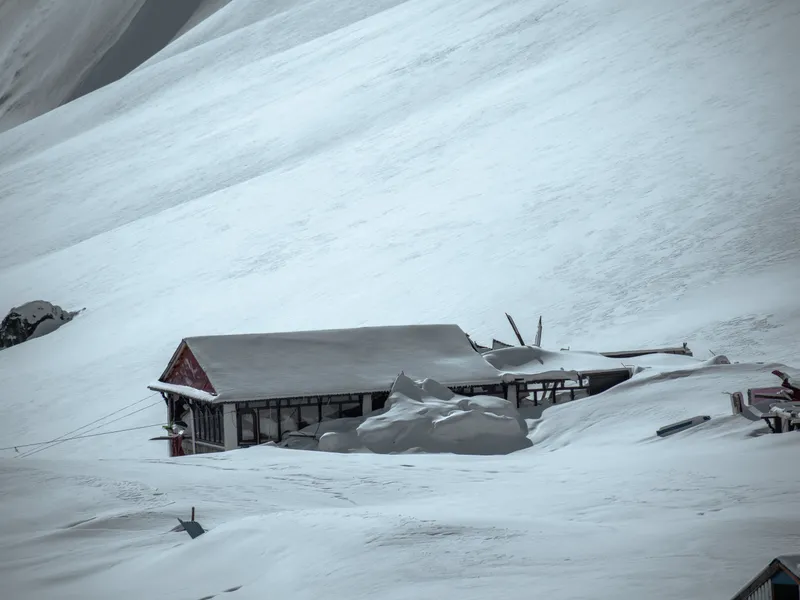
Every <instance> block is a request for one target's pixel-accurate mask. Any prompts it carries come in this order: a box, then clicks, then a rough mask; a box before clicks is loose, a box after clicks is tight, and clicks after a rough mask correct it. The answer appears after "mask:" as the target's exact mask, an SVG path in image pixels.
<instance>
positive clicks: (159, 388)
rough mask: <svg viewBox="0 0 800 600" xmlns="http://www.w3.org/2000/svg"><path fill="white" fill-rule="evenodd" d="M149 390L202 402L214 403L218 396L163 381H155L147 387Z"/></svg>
mask: <svg viewBox="0 0 800 600" xmlns="http://www.w3.org/2000/svg"><path fill="white" fill-rule="evenodd" d="M147 389H150V390H153V391H154V392H167V393H168V394H180V395H181V396H186V397H187V398H192V399H194V400H202V401H203V402H214V401H216V400H217V396H215V395H214V394H209V393H208V392H204V391H203V390H196V389H195V388H193V387H189V386H186V385H176V384H174V383H164V382H163V381H154V382H153V383H151V384H150V385H148V386H147Z"/></svg>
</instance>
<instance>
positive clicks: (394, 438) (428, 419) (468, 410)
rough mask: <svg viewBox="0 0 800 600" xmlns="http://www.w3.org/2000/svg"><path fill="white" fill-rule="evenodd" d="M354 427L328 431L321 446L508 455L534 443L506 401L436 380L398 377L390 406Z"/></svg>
mask: <svg viewBox="0 0 800 600" xmlns="http://www.w3.org/2000/svg"><path fill="white" fill-rule="evenodd" d="M351 423H352V424H353V425H354V426H355V425H357V426H356V427H354V430H350V431H347V430H344V431H343V430H342V429H341V428H340V429H339V430H338V431H328V432H326V433H324V434H323V435H322V436H321V438H320V441H319V449H320V450H330V451H337V452H351V451H353V450H357V449H361V448H363V449H366V450H369V451H371V452H375V453H377V454H393V453H401V452H426V453H429V452H450V453H453V454H474V455H488V454H508V453H510V452H514V451H517V450H521V449H523V448H527V447H528V446H530V445H531V443H530V441H529V440H528V439H527V434H528V430H527V425H526V424H525V420H524V419H522V417H520V415H519V412H517V409H516V408H515V407H514V405H513V404H512V403H511V402H509V401H508V400H504V399H502V398H496V397H493V396H473V397H465V396H459V395H457V394H454V393H453V392H452V391H451V390H450V389H448V388H446V387H445V386H443V385H441V384H440V383H438V382H436V381H434V380H432V379H425V380H423V381H419V382H417V381H414V380H412V379H411V378H409V377H407V376H406V375H400V376H398V378H397V379H396V380H395V382H394V384H393V386H392V391H391V395H390V396H389V399H388V400H387V402H386V407H385V408H384V409H383V410H381V411H378V412H377V413H376V414H374V415H372V416H369V417H367V418H366V419H364V420H363V422H361V423H357V422H351Z"/></svg>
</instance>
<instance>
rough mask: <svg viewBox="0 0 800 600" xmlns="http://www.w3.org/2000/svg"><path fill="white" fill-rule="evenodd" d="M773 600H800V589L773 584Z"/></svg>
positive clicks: (782, 584) (793, 586) (794, 586)
mask: <svg viewBox="0 0 800 600" xmlns="http://www.w3.org/2000/svg"><path fill="white" fill-rule="evenodd" d="M772 600H800V587H798V586H797V585H787V584H784V583H773V584H772Z"/></svg>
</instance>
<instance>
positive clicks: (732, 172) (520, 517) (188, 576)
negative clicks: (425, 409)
mask: <svg viewBox="0 0 800 600" xmlns="http://www.w3.org/2000/svg"><path fill="white" fill-rule="evenodd" d="M332 4H335V7H332V6H331V5H332ZM20 5H21V3H19V2H18V3H8V2H5V3H3V4H2V5H0V6H2V7H4V9H5V8H6V7H8V6H17V7H19V6H20ZM40 5H42V4H40ZM109 5H110V3H106V0H103V2H95V3H94V4H93V8H92V11H98V12H92V14H91V15H83V16H82V17H78V16H70V18H71V19H75V20H74V23H102V24H103V26H102V27H100V28H99V29H98V31H101V32H102V33H103V35H106V34H107V33H108V32H109V31H112V30H113V31H117V32H120V31H122V26H121V25H119V26H117V25H113V19H110V17H107V16H105V13H104V11H105V10H109V11H110V10H111V9H106V8H102V7H105V6H109ZM267 5H269V6H267ZM49 6H51V10H55V9H54V8H52V7H54V6H56V3H52V4H51V5H49ZM58 6H59V10H67V9H66V8H65V7H67V6H71V3H69V2H63V3H58ZM204 10H208V11H211V10H216V12H214V13H213V14H210V15H209V14H208V12H204V13H201V12H198V13H195V18H197V19H201V18H203V20H201V21H200V22H199V23H195V24H194V27H192V28H191V29H189V30H188V31H185V32H183V35H181V36H180V37H179V38H178V39H177V40H176V41H175V42H173V44H171V45H169V46H168V47H167V48H165V49H164V50H163V51H162V52H160V53H159V54H157V55H156V56H154V57H152V58H151V59H150V60H149V61H147V63H145V64H143V65H141V66H140V67H139V68H137V69H135V70H134V71H133V72H131V73H130V74H128V75H126V76H125V77H123V78H122V79H120V80H119V81H117V82H115V83H112V84H110V85H108V86H106V87H103V88H101V89H99V90H97V91H94V92H92V93H90V94H87V95H86V96H83V97H81V98H79V99H77V100H75V101H73V102H70V103H68V104H66V105H64V106H60V107H59V108H56V109H55V110H51V111H50V112H47V113H46V114H43V115H42V116H39V117H38V118H35V119H32V120H30V121H27V122H25V123H23V124H21V125H19V126H18V127H15V128H14V129H11V130H9V131H6V132H4V133H0V313H2V312H4V311H5V310H7V309H8V308H11V307H12V306H17V305H20V304H23V303H25V302H27V301H30V300H35V299H43V300H48V301H51V302H54V303H57V304H59V305H60V306H63V307H64V309H66V310H76V309H79V308H84V307H85V308H86V310H85V311H84V312H82V313H81V314H80V315H79V316H77V317H76V318H75V319H74V320H73V321H71V322H70V323H68V324H66V325H64V326H63V327H61V328H59V329H58V330H57V331H55V332H53V333H51V334H49V335H47V336H44V337H41V338H38V339H34V340H31V341H28V342H25V343H23V344H20V345H18V346H14V347H12V348H10V349H7V350H4V351H2V352H0V382H1V383H2V385H1V386H0V439H2V440H3V442H2V443H0V448H3V450H2V451H0V490H2V493H0V514H2V515H3V516H4V517H6V516H8V515H10V516H11V517H12V518H3V519H0V581H2V582H3V592H4V593H6V594H8V595H9V596H10V597H13V598H16V599H19V600H27V599H36V600H39V599H42V598H62V599H63V598H67V599H71V598H81V599H82V600H83V599H95V598H97V599H105V598H109V597H114V598H118V599H120V600H127V599H131V600H133V599H137V600H138V599H139V598H170V599H172V600H200V599H201V598H204V599H206V598H211V597H214V598H216V599H217V600H228V599H230V600H243V599H249V598H254V599H255V598H259V599H260V598H264V597H272V596H291V597H292V598H297V599H304V598H315V599H317V598H320V597H335V598H348V599H358V598H366V597H369V598H374V597H380V598H388V599H393V598H398V599H399V598H415V599H417V600H427V599H429V598H436V599H437V600H450V599H456V598H458V600H472V599H476V600H477V599H478V598H486V597H487V596H489V595H491V596H502V597H504V598H511V599H514V598H523V597H524V598H526V599H527V598H530V597H542V598H551V597H552V598H557V599H564V600H566V599H578V598H589V597H591V598H593V599H595V600H603V599H612V598H613V599H617V598H636V597H639V598H644V597H646V598H652V599H653V600H667V599H675V600H677V599H681V600H683V599H685V598H695V597H712V596H713V597H720V598H726V597H731V596H732V595H733V594H734V593H735V592H736V590H737V589H739V588H740V587H741V586H742V585H743V584H745V583H746V582H747V581H748V580H749V579H750V578H751V577H752V576H753V575H754V574H755V573H756V571H757V570H759V569H760V568H762V567H763V566H764V565H765V564H766V563H767V562H768V561H769V560H770V559H772V558H773V557H775V556H776V555H779V554H784V553H792V552H794V553H796V552H798V548H800V522H798V518H797V510H796V498H797V494H798V484H797V477H796V472H795V470H793V469H792V464H793V458H792V457H794V456H796V454H797V444H798V439H800V438H798V436H797V435H796V434H794V433H792V434H783V435H761V434H762V433H764V429H765V428H764V427H763V426H762V425H761V424H760V423H753V422H750V421H747V420H746V419H743V418H741V417H734V416H732V415H730V414H729V413H730V408H729V400H728V398H727V397H726V396H725V395H724V394H723V392H728V391H735V390H743V389H746V388H747V387H762V386H770V385H775V383H776V381H775V377H774V376H773V375H771V374H770V370H771V369H772V368H773V367H774V366H775V365H774V364H773V361H774V362H776V363H789V364H790V365H794V366H797V357H798V354H800V341H798V340H800V305H799V304H798V302H797V300H796V299H797V298H798V297H800V277H799V276H798V273H799V272H800V246H799V245H798V241H797V231H798V227H799V226H800V223H798V219H799V218H800V203H798V200H799V199H800V198H799V196H800V183H798V182H800V177H799V176H800V166H798V162H797V156H798V155H800V154H799V153H800V105H799V104H798V103H800V81H798V78H797V77H796V76H795V71H796V64H795V62H796V61H795V58H796V56H797V55H798V49H800V48H798V43H800V42H798V38H797V36H796V35H795V32H796V31H797V29H798V25H800V7H798V5H797V3H796V2H794V1H792V0H765V1H764V2H759V3H754V2H749V1H747V0H728V1H726V2H720V1H718V0H693V1H691V2H684V3H664V2H657V1H656V0H596V1H590V0H560V1H558V2H556V1H547V0H532V1H531V0H526V1H518V0H516V1H515V0H457V1H454V0H449V1H444V0H410V1H407V2H403V3H396V2H391V1H388V0H386V1H382V0H351V1H350V0H349V1H341V2H336V3H323V2H314V1H312V0H297V1H296V2H289V1H282V2H274V3H265V2H262V1H261V0H231V1H230V2H228V3H224V2H213V1H212V2H209V3H208V4H207V5H205V8H204ZM101 13H102V14H101ZM48 14H50V13H48ZM201 15H202V17H201ZM65 18H66V17H65ZM121 18H122V17H121V16H120V14H119V13H114V19H117V20H119V19H121ZM44 22H45V21H37V23H39V25H41V26H42V27H43V25H42V24H43V23H44ZM48 22H49V21H48ZM0 23H2V24H0V27H5V26H6V25H5V24H6V23H8V21H7V20H5V19H3V20H0ZM191 24H193V23H192V21H191V19H190V21H189V22H188V23H187V25H191ZM112 25H113V26H112ZM34 29H36V33H35V36H36V37H35V38H31V40H35V39H39V40H45V41H46V40H47V39H50V38H49V37H48V36H47V35H45V29H41V30H40V29H39V28H38V26H37V27H35V28H34ZM72 29H73V30H74V31H78V29H76V28H74V27H73V28H72ZM126 30H127V29H126ZM93 31H94V30H93ZM81 35H82V34H76V36H75V42H74V43H75V46H74V48H73V46H71V45H69V44H66V43H65V44H66V45H65V46H64V49H63V52H62V54H63V55H64V56H72V55H73V54H72V53H78V49H79V46H80V45H81V44H84V43H88V42H85V39H88V38H84V37H81ZM92 35H94V34H92ZM115 35H116V34H115ZM89 37H92V36H89ZM7 39H9V38H8V37H7V36H6V34H3V35H0V44H3V43H5V42H6V40H7ZM20 39H25V40H28V38H24V36H23V37H22V38H20ZM92 39H97V38H94V37H92ZM25 43H26V44H27V43H28V41H26V42H25ZM59 43H61V42H59ZM30 44H31V48H40V49H41V51H42V52H43V54H42V56H44V55H45V54H47V53H46V52H45V49H46V48H47V46H46V44H45V42H42V43H41V44H39V43H34V41H30ZM92 44H94V42H92ZM90 45H91V44H90ZM48 52H50V51H49V50H48ZM81 52H83V51H82V50H81ZM51 54H52V53H51ZM75 55H77V54H75ZM2 56H4V57H5V56H8V54H7V53H6V52H5V51H4V52H3V55H2ZM31 56H33V54H32V55H31ZM45 62H47V61H46V60H45ZM78 62H81V61H78ZM37 64H38V63H37ZM81 64H84V63H81ZM70 68H71V67H70ZM43 69H44V67H42V66H40V67H39V68H37V69H36V70H31V71H30V74H29V75H27V76H28V77H31V79H30V80H26V81H29V89H31V90H33V89H36V90H45V89H49V88H46V86H44V87H43V86H40V85H39V84H40V83H41V81H44V80H43V79H41V77H43V75H42V72H43ZM6 72H7V70H6V69H5V68H4V69H3V72H2V73H3V75H2V76H5V74H6ZM42 93H44V92H42ZM45 95H46V94H45ZM56 104H58V102H57V103H55V104H52V105H51V104H47V103H43V104H38V105H37V106H40V107H42V110H45V109H46V108H49V107H50V106H55V105H56ZM39 112H41V111H39ZM31 114H33V113H31ZM26 118H27V117H26ZM504 310H508V311H509V312H511V313H512V314H513V315H514V316H515V317H516V319H517V321H518V323H519V324H520V326H521V328H522V329H523V333H524V334H525V335H527V336H531V335H532V334H533V327H534V326H535V318H536V317H537V316H538V315H539V314H542V315H544V318H545V330H544V343H545V345H546V346H547V347H548V348H550V349H553V350H557V349H558V348H559V347H562V346H567V345H569V346H571V348H572V349H573V350H575V349H597V350H614V349H625V348H626V347H628V346H633V345H638V344H679V343H681V342H683V341H688V342H689V343H690V344H691V345H692V347H693V348H694V349H695V351H696V352H697V353H698V354H699V355H702V356H703V358H705V356H706V355H707V354H706V352H705V350H706V349H708V348H712V349H714V350H716V351H724V352H726V353H727V354H728V356H729V357H730V359H731V360H732V361H737V360H740V361H742V362H741V364H733V365H720V364H716V365H715V364H710V363H709V364H700V365H691V364H688V361H685V359H680V360H678V359H674V360H673V359H670V360H665V359H664V358H663V357H655V358H654V357H650V358H648V359H646V360H644V361H642V362H643V363H646V364H648V365H650V366H653V367H654V368H653V369H650V370H646V371H644V372H642V373H639V374H637V376H636V377H635V378H634V379H633V380H631V381H630V382H627V383H625V384H623V385H620V386H618V387H616V388H614V389H613V390H611V391H609V392H607V393H604V394H602V395H599V396H595V397H592V398H587V399H583V400H578V401H576V402H573V403H569V404H565V405H562V406H556V407H552V408H548V409H547V410H545V411H544V414H543V417H542V419H541V420H540V421H536V422H535V423H533V429H532V431H531V432H530V434H529V439H530V441H531V443H532V446H531V447H530V448H529V449H526V450H523V451H520V452H516V453H513V454H510V455H508V456H502V457H464V456H447V455H388V456H385V455H373V454H348V455H341V454H326V453H316V452H301V451H291V450H283V449H277V448H266V447H256V448H252V449H249V450H240V451H235V452H230V453H226V454H221V455H206V456H198V457H191V458H184V459H176V460H172V459H168V458H166V454H167V451H166V447H165V444H166V442H163V441H159V442H155V441H146V440H147V438H149V437H151V436H152V435H157V434H159V433H161V430H160V428H159V427H158V424H159V423H163V421H164V418H165V414H164V408H163V402H162V401H161V400H160V399H159V398H158V397H157V396H156V395H155V394H152V395H151V394H148V392H147V391H146V389H145V386H146V385H147V383H148V382H150V381H151V380H152V379H153V378H154V377H157V376H158V374H159V373H160V372H161V370H162V368H163V366H164V365H165V363H166V362H167V360H168V359H169V356H170V355H171V353H172V351H173V350H174V348H175V346H176V344H177V343H178V341H179V340H180V339H181V338H182V337H185V336H189V335H199V334H215V333H228V332H248V331H270V330H289V329H293V328H303V329H310V328H317V327H347V326H356V325H361V324H396V323H424V322H428V323H430V322H457V323H459V324H460V325H462V326H463V327H464V328H465V329H466V330H468V331H469V332H470V333H472V334H473V337H474V338H475V339H477V340H478V341H484V342H486V341H488V340H489V339H490V337H492V336H495V337H500V338H503V339H507V340H511V339H512V338H511V335H510V331H509V330H508V329H507V324H506V322H505V319H504V318H503V316H502V312H503V311H504ZM754 361H756V362H754ZM758 361H761V362H762V364H759V362H758ZM517 366H519V365H517ZM792 373H793V374H795V373H796V371H793V372H792ZM695 415H708V416H711V417H712V419H711V421H709V422H708V423H705V424H703V425H702V426H699V427H696V428H694V429H692V430H689V431H686V432H683V433H679V434H676V435H673V436H671V437H669V438H665V439H660V438H656V437H655V435H654V433H655V431H656V429H658V428H659V427H661V426H663V425H667V424H669V423H671V422H673V421H676V420H680V419H684V418H688V417H693V416H695ZM133 427H144V428H143V429H137V430H131V431H126V432H124V433H109V432H113V431H115V430H118V429H129V428H133ZM68 432H76V434H86V433H89V434H92V435H95V434H99V435H96V437H84V438H83V439H80V440H73V441H69V442H65V443H62V444H58V445H54V446H52V447H49V448H48V447H46V446H38V445H34V446H23V447H20V448H19V452H16V451H15V450H14V448H13V446H14V445H17V444H19V445H23V444H33V443H35V442H38V441H42V440H46V439H51V438H53V437H55V436H61V435H64V434H67V433H68ZM40 448H46V449H44V450H42V451H39V450H40ZM27 452H36V454H30V455H28V456H25V454H26V453H27ZM15 457H18V458H15ZM192 506H195V507H197V510H198V515H197V516H198V520H199V521H200V522H201V523H202V524H203V525H204V526H206V527H207V528H208V529H209V531H208V533H206V534H205V535H204V536H202V537H200V538H198V539H197V540H190V539H189V537H188V536H187V535H186V534H185V533H173V532H170V529H171V528H172V527H174V525H176V524H177V522H176V520H175V517H176V516H180V517H183V518H185V517H188V516H189V514H190V510H191V507H192Z"/></svg>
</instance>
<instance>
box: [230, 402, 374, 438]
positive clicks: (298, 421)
mask: <svg viewBox="0 0 800 600" xmlns="http://www.w3.org/2000/svg"><path fill="white" fill-rule="evenodd" d="M237 414H238V420H239V442H240V443H244V444H256V443H259V444H260V443H264V442H269V441H274V442H278V441H281V440H284V439H286V437H287V436H288V435H289V434H290V433H291V432H293V431H299V430H301V429H305V428H306V427H311V426H312V425H314V424H316V423H319V422H320V421H332V420H334V419H342V418H347V417H360V416H361V415H362V414H363V412H362V406H361V402H343V403H339V404H328V403H326V404H322V403H318V404H315V405H305V406H291V407H281V406H276V407H271V408H245V409H240V410H239V411H238V412H237Z"/></svg>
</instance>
